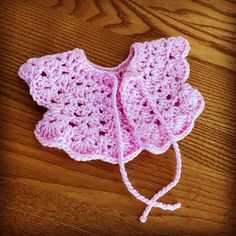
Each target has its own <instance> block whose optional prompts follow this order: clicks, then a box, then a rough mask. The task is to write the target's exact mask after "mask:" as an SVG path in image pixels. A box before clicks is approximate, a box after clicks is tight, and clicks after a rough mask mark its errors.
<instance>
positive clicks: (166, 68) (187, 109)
mask: <svg viewBox="0 0 236 236" xmlns="http://www.w3.org/2000/svg"><path fill="white" fill-rule="evenodd" d="M189 49H190V47H189V43H188V41H187V40H185V39H184V38H182V37H171V38H168V39H164V38H162V39H159V40H153V41H150V42H142V43H141V42H138V43H134V44H133V45H131V48H130V53H129V56H128V58H127V59H126V60H125V61H124V62H122V63H121V64H120V65H118V66H117V67H113V68H106V67H102V66H98V65H95V64H93V63H92V62H90V61H89V60H88V59H87V57H86V55H85V53H84V51H83V50H82V49H74V50H72V51H68V52H65V53H61V54H55V55H48V56H44V57H40V58H31V59H29V60H28V61H27V62H26V63H25V64H23V65H22V66H21V67H20V70H19V76H20V77H21V78H22V79H24V80H25V81H26V83H27V84H28V85H29V87H30V94H31V95H32V97H33V99H34V100H35V101H36V102H37V103H38V104H39V105H41V106H44V107H46V108H47V109H48V111H47V112H46V113H45V114H44V116H43V119H42V120H41V121H39V122H38V124H37V125H36V129H35V135H36V137H37V139H38V140H39V141H40V142H41V143H42V144H43V145H44V146H49V147H57V148H59V149H63V150H64V151H65V152H67V153H68V154H69V155H70V156H71V157H72V158H73V159H75V160H78V161H87V160H93V159H100V160H103V161H106V162H109V163H112V164H119V166H120V172H121V175H122V179H123V182H124V183H125V185H126V187H127V189H128V190H129V192H130V193H131V194H132V195H133V196H135V197H136V198H137V199H138V200H140V201H142V202H144V203H145V204H146V205H147V207H146V209H145V211H144V212H143V215H142V216H141V217H140V221H141V222H145V221H146V219H147V216H148V214H149V212H150V210H151V209H152V207H158V208H161V209H164V210H175V209H177V208H179V207H180V206H181V204H180V203H176V204H173V205H171V204H164V203H162V202H159V201H158V199H159V198H160V197H162V196H163V195H165V194H166V193H167V192H168V191H169V190H171V189H172V188H173V187H174V186H175V185H176V184H177V183H178V182H179V179H180V175H181V154H180V150H179V146H178V143H177V141H178V140H180V139H182V138H184V137H185V136H186V135H187V134H188V133H189V132H190V131H191V130H192V128H193V126H194V121H195V119H196V118H197V117H198V116H199V115H200V113H201V112H202V111H203V109H204V100H203V97H202V95H201V94H200V92H199V91H198V90H196V89H193V88H192V87H191V85H189V84H188V83H186V80H187V79H188V77H189V64H188V62H187V60H186V59H185V57H186V56H187V54H188V51H189ZM170 145H173V147H174V151H175V153H176V161H177V165H176V176H175V178H174V180H173V181H172V182H171V183H170V184H168V185H167V186H166V187H164V188H163V189H161V190H160V191H159V192H158V193H156V194H155V195H154V196H153V198H152V199H147V198H146V197H144V196H143V195H141V194H140V193H139V192H138V191H137V190H136V189H135V188H134V187H133V186H132V184H131V182H130V181H129V178H128V175H127V172H126V169H125V163H127V162H129V161H130V160H132V159H133V158H134V157H136V156H137V155H138V154H139V153H140V152H141V151H142V150H144V149H146V150H148V151H150V152H152V153H154V154H160V153H163V152H165V151H166V150H167V149H168V148H169V146H170Z"/></svg>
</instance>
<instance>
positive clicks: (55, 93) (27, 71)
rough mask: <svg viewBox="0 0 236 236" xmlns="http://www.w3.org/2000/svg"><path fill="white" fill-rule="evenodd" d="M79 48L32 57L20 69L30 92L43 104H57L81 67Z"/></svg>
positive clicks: (46, 105)
mask: <svg viewBox="0 0 236 236" xmlns="http://www.w3.org/2000/svg"><path fill="white" fill-rule="evenodd" d="M80 57H81V52H80V50H79V49H74V50H73V51H68V52H64V53H60V54H54V55H47V56H43V57H40V58H31V59H29V60H28V61H27V62H26V63H25V64H23V65H22V66H21V67H20V69H19V73H18V74H19V76H20V77H21V78H22V79H23V80H24V81H25V82H26V83H27V84H28V85H29V88H30V94H31V95H32V97H33V99H34V100H35V101H36V102H37V103H38V104H39V105H41V106H44V107H46V108H50V107H52V106H55V103H58V101H59V99H60V97H61V96H60V94H63V93H64V92H65V90H66V87H67V85H68V83H69V81H70V80H71V78H72V79H73V77H74V76H75V74H76V70H77V69H78V67H79V60H80Z"/></svg>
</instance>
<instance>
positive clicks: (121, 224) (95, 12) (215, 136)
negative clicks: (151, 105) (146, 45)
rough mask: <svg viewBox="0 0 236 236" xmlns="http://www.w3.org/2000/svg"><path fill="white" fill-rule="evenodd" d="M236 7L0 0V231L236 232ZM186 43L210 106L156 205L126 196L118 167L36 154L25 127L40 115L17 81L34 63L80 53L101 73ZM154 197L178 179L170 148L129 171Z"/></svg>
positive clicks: (203, 2) (43, 151) (194, 80)
mask: <svg viewBox="0 0 236 236" xmlns="http://www.w3.org/2000/svg"><path fill="white" fill-rule="evenodd" d="M235 6H236V4H235V1H233V0H228V1H223V0H210V1H208V0H199V1H174V0H173V1H169V0H168V1H166V0H161V1H151V0H136V1H134V0H133V1H128V0H127V1H126V0H110V1H108V0H77V1H76V0H64V1H63V0H45V1H43V0H37V1H36V0H27V1H20V0H19V1H17V0H11V1H10V0H9V1H7V0H3V1H1V2H0V34H1V35H0V72H1V78H0V83H1V84H0V88H1V95H0V96H1V101H0V102H1V122H0V127H1V134H0V140H1V157H0V162H1V163H0V235H161V234H164V235H231V234H233V232H234V230H235V229H236V215H235V210H236V209H235V208H236V196H235V192H236V191H235V189H236V188H235V187H236V159H235V157H236V155H235V145H236V142H235V139H236V127H235V126H236V122H235V121H236V111H235V100H236V99H235V98H236V86H235V85H236V82H235V79H236V78H235V71H236V67H235V62H236V60H235V42H236V38H235V34H236V30H235V24H236V21H235V15H236V7H235ZM174 35H182V36H184V37H185V38H187V39H188V40H189V42H190V44H191V51H190V55H189V56H188V60H189V63H190V66H191V74H190V78H189V82H190V84H191V85H192V86H193V87H196V88H198V89H199V90H200V91H201V93H202V94H203V96H204V98H205V102H206V107H205V110H204V112H203V113H202V115H201V116H200V117H199V118H198V119H197V121H196V123H195V127H194V129H193V131H192V132H191V133H190V134H189V135H188V136H187V137H186V138H185V139H183V140H182V141H180V148H181V151H182V159H183V168H182V177H181V180H180V183H179V184H178V185H177V186H176V187H175V188H174V189H173V190H171V191H170V192H169V193H168V194H167V195H166V196H164V197H162V200H163V201H164V202H166V203H175V202H177V201H179V202H181V203H182V208H180V209H178V210H176V211H174V212H169V211H163V210H160V209H157V208H155V209H152V211H151V214H150V215H149V217H148V221H147V223H146V224H142V223H140V222H139V219H138V217H139V215H140V214H141V213H142V211H143V210H144V208H145V205H144V204H142V203H140V202H139V201H137V200H136V199H135V198H134V197H132V196H131V195H130V194H129V193H128V191H127V190H126V187H125V185H124V184H123V182H122V180H121V176H120V173H119V168H118V166H117V165H111V164H108V163H104V162H102V161H90V162H76V161H74V160H72V159H70V158H69V157H68V155H66V154H65V153H64V152H63V151H60V150H57V149H54V148H46V147H43V146H42V145H41V144H40V143H39V142H38V141H37V140H36V138H35V136H34V133H33V130H34V126H35V124H36V123H37V121H38V120H40V119H41V118H42V115H43V113H44V112H45V109H44V108H42V107H39V106H38V105H37V104H36V103H35V102H34V101H33V100H32V98H31V96H30V94H29V91H28V87H27V85H26V84H25V83H24V81H22V80H21V79H20V78H19V77H18V75H17V73H18V68H19V66H20V65H21V64H22V63H24V62H25V61H26V60H27V59H28V58H30V57H39V56H43V55H46V54H54V53H58V52H64V51H67V50H70V49H73V48H76V47H79V48H83V49H84V50H85V52H86V55H87V56H88V58H89V59H90V60H91V61H92V62H94V63H96V64H99V65H103V66H115V65H117V64H119V63H120V62H121V61H122V60H124V59H125V58H126V57H127V55H128V51H129V47H130V45H131V44H132V43H133V42H136V41H145V40H151V39H157V38H160V37H168V36H174ZM127 170H128V174H129V176H130V179H131V181H132V183H133V184H134V186H135V187H136V188H137V189H138V190H139V191H140V192H141V193H142V194H144V195H145V196H147V197H151V196H152V195H153V194H154V193H155V192H156V191H157V190H158V189H160V188H162V187H163V186H165V185H166V184H168V183H169V182H170V181H171V180H172V179H173V177H174V172H175V159H174V152H173V149H172V148H170V149H169V150H168V151H167V152H166V153H164V154H162V155H153V154H150V153H149V152H147V151H143V152H142V153H141V154H140V155H139V157H137V158H135V159H134V160H133V161H132V162H130V163H129V164H127Z"/></svg>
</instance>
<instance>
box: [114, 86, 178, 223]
mask: <svg viewBox="0 0 236 236" xmlns="http://www.w3.org/2000/svg"><path fill="white" fill-rule="evenodd" d="M144 93H145V95H146V97H147V99H148V101H149V102H150V103H151V106H153V104H152V101H150V97H149V95H148V94H147V93H146V90H145V89H144ZM115 102H116V99H115ZM113 105H114V106H116V103H114V104H113ZM123 105H124V104H123ZM154 111H156V113H157V114H158V111H157V110H156V109H154ZM115 120H116V122H117V131H118V137H119V138H118V146H119V149H118V150H119V154H118V157H119V166H120V173H121V176H122V180H123V182H124V183H125V185H126V187H127V189H128V191H129V192H130V193H131V194H132V195H133V196H134V197H135V198H136V199H138V200H140V201H142V202H143V203H145V204H146V205H147V207H146V209H145V210H144V212H143V214H142V216H141V217H140V221H141V222H143V223H145V222H146V219H147V216H148V214H149V212H150V211H151V209H152V207H158V208H160V209H163V210H170V211H174V210H175V209H178V208H180V207H181V203H175V204H164V203H162V202H158V201H157V200H158V199H159V198H160V197H162V196H163V195H165V194H166V193H167V192H168V191H170V190H171V189H172V188H173V187H174V186H175V185H176V184H177V183H178V182H179V179H180V175H181V154H180V150H179V146H178V144H177V142H176V141H174V138H173V137H172V132H171V131H170V130H169V128H168V127H167V130H168V131H167V132H168V133H169V135H170V137H171V138H172V140H173V142H172V144H173V147H174V150H175V154H176V155H175V156H176V162H177V164H176V175H175V178H174V180H173V181H172V182H171V183H170V184H168V185H167V186H166V187H164V188H162V189H161V190H160V191H159V192H157V193H156V194H155V195H154V196H153V197H152V199H151V200H150V199H148V198H146V197H144V196H143V195H141V194H140V193H139V192H138V191H137V190H136V189H135V188H134V187H133V185H132V184H131V182H130V180H129V178H128V174H127V172H126V169H125V162H124V148H123V143H122V133H121V126H120V121H119V117H118V112H116V114H115Z"/></svg>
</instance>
